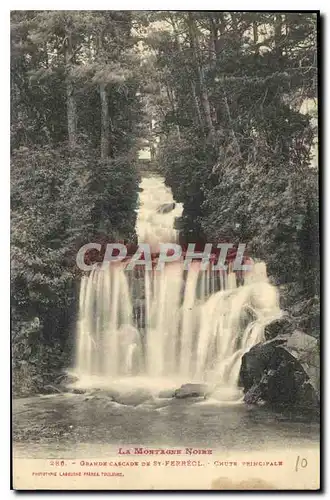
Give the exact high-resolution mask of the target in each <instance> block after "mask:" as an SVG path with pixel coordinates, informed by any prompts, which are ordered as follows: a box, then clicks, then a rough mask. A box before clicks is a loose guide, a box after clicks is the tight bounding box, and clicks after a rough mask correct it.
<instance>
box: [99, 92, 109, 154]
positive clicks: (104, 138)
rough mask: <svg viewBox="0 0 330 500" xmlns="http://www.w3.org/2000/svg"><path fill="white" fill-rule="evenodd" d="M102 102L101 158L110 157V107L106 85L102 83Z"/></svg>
mask: <svg viewBox="0 0 330 500" xmlns="http://www.w3.org/2000/svg"><path fill="white" fill-rule="evenodd" d="M100 100H101V158H102V159H103V160H104V159H105V158H107V157H108V156H109V106H108V94H107V89H106V86H105V84H104V83H100Z"/></svg>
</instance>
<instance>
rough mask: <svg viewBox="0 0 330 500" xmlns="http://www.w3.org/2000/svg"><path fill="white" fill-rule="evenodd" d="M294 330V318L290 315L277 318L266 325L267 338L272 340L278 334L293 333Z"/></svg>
mask: <svg viewBox="0 0 330 500" xmlns="http://www.w3.org/2000/svg"><path fill="white" fill-rule="evenodd" d="M293 331H294V325H293V323H292V319H291V318H290V317H289V316H283V317H282V318H278V319H275V320H274V321H272V322H271V323H269V324H268V325H267V326H266V327H265V339H266V340H271V339H274V338H275V337H277V336H278V335H291V334H292V333H293Z"/></svg>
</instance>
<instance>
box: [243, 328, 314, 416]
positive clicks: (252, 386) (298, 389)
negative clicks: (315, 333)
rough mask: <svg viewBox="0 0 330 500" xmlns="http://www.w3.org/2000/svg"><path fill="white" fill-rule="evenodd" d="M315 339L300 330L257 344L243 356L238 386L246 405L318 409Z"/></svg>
mask: <svg viewBox="0 0 330 500" xmlns="http://www.w3.org/2000/svg"><path fill="white" fill-rule="evenodd" d="M319 374H320V356H319V349H318V343H317V340H316V339H315V338H314V337H312V336H310V335H307V334H305V333H303V332H300V331H297V330H296V331H295V332H294V333H293V334H292V335H278V336H277V337H275V338H273V339H271V340H267V341H266V342H263V343H260V344H257V345H256V346H254V347H252V349H250V351H248V352H247V353H246V354H244V356H243V358H242V364H241V370H240V386H241V387H243V389H244V393H245V396H244V400H245V402H246V403H248V404H264V403H270V404H272V405H277V406H288V407H296V408H306V409H312V408H318V406H319Z"/></svg>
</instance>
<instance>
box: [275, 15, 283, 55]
mask: <svg viewBox="0 0 330 500" xmlns="http://www.w3.org/2000/svg"><path fill="white" fill-rule="evenodd" d="M281 45H282V14H276V16H275V51H276V55H277V57H278V58H279V59H281V57H282V46H281Z"/></svg>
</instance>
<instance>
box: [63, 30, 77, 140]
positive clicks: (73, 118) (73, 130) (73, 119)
mask: <svg viewBox="0 0 330 500" xmlns="http://www.w3.org/2000/svg"><path fill="white" fill-rule="evenodd" d="M72 57H73V50H72V42H71V35H68V39H67V45H66V52H65V62H66V105H67V121H68V140H69V147H70V148H74V147H75V146H76V144H77V105H76V99H75V95H74V85H73V81H72V80H71V77H70V69H71V64H72Z"/></svg>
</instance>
